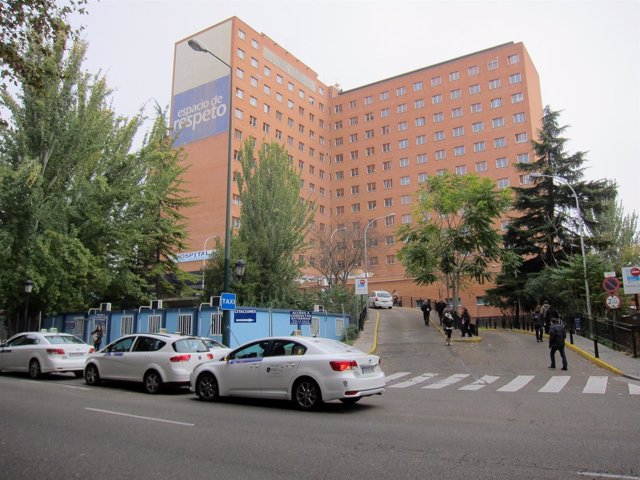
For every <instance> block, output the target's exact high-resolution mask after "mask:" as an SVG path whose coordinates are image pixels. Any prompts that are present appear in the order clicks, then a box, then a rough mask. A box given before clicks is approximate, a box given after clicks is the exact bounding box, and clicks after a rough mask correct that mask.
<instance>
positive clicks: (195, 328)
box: [42, 306, 353, 348]
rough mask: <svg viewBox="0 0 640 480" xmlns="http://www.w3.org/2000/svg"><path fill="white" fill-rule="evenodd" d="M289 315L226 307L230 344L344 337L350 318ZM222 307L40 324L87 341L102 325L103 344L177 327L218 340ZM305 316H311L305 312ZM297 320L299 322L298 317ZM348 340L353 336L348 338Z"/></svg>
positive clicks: (90, 315) (73, 317) (80, 316)
mask: <svg viewBox="0 0 640 480" xmlns="http://www.w3.org/2000/svg"><path fill="white" fill-rule="evenodd" d="M309 314H310V315H302V317H303V318H301V317H300V315H292V312H291V311H290V310H279V309H265V308H253V307H242V308H237V309H236V310H231V311H230V320H229V343H230V345H228V346H229V347H231V348H234V347H236V346H238V345H242V344H243V343H245V342H249V341H251V340H254V339H257V338H262V337H269V336H284V335H291V334H299V335H307V336H319V337H326V338H332V339H335V340H347V341H348V340H349V338H348V332H349V328H348V327H349V325H350V324H351V318H350V316H349V315H344V314H342V313H340V314H336V313H330V312H309ZM222 315H223V313H222V310H220V309H219V308H218V307H210V306H205V307H202V308H198V307H182V308H167V309H164V308H159V309H149V308H144V309H137V310H118V311H100V310H96V311H89V312H69V313H64V314H59V315H55V316H50V317H46V318H45V319H44V320H43V322H42V328H47V329H48V328H57V329H58V331H61V332H66V333H71V334H73V335H76V336H77V337H79V338H81V339H83V340H84V341H86V342H87V343H92V341H91V332H93V331H94V330H95V328H96V326H97V325H101V326H102V330H103V332H104V337H103V340H102V346H105V345H106V344H108V343H111V342H112V341H114V340H116V339H118V338H120V337H121V336H123V335H128V334H131V333H155V332H160V331H163V332H168V333H176V332H178V333H182V334H184V335H196V336H201V337H209V338H213V339H215V340H218V341H220V342H221V341H222ZM309 317H310V318H309ZM299 322H300V323H299ZM352 340H353V339H352Z"/></svg>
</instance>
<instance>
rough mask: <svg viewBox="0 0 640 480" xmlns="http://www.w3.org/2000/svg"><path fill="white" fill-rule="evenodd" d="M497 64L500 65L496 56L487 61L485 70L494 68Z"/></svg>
mask: <svg viewBox="0 0 640 480" xmlns="http://www.w3.org/2000/svg"><path fill="white" fill-rule="evenodd" d="M499 66H500V64H499V63H498V59H497V58H496V59H494V60H491V61H489V62H487V70H495V69H496V68H498V67H499Z"/></svg>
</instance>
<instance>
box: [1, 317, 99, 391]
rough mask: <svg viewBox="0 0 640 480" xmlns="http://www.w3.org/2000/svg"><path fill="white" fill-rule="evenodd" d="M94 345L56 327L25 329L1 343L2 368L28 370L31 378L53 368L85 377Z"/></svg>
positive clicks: (48, 371) (13, 370)
mask: <svg viewBox="0 0 640 480" xmlns="http://www.w3.org/2000/svg"><path fill="white" fill-rule="evenodd" d="M93 351H94V348H93V347H92V346H91V345H89V344H87V343H86V342H83V341H82V340H81V339H79V338H78V337H76V336H74V335H70V334H68V333H59V332H58V331H57V329H50V330H42V331H40V332H22V333H18V334H17V335H14V336H13V337H11V338H9V339H8V340H7V341H5V342H2V343H1V344H0V372H28V373H29V376H30V377H31V378H34V379H35V378H39V377H41V376H42V375H45V374H47V373H53V372H60V373H62V372H73V373H74V374H75V375H76V377H82V370H83V367H84V361H85V360H86V358H87V355H89V354H90V353H93Z"/></svg>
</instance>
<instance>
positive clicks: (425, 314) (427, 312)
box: [420, 298, 431, 327]
mask: <svg viewBox="0 0 640 480" xmlns="http://www.w3.org/2000/svg"><path fill="white" fill-rule="evenodd" d="M420 310H422V319H423V320H424V324H425V325H426V326H427V327H428V326H429V319H430V316H431V300H430V299H428V298H427V299H426V300H425V301H424V302H422V305H421V306H420Z"/></svg>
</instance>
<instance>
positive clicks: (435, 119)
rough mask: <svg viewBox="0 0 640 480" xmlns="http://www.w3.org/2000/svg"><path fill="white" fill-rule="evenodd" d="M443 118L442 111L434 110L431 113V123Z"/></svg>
mask: <svg viewBox="0 0 640 480" xmlns="http://www.w3.org/2000/svg"><path fill="white" fill-rule="evenodd" d="M443 120H444V113H442V112H436V113H434V114H433V123H440V122H442V121H443Z"/></svg>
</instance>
